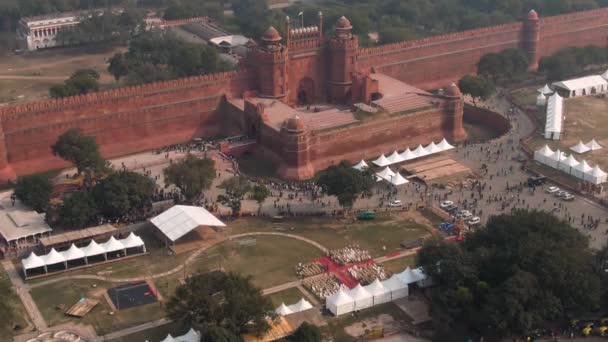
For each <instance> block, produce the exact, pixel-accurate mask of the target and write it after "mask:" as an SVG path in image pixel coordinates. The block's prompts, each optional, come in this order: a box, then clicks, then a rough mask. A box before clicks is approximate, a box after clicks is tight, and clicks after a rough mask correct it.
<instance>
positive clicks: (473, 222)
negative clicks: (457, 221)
mask: <svg viewBox="0 0 608 342" xmlns="http://www.w3.org/2000/svg"><path fill="white" fill-rule="evenodd" d="M479 223H481V218H479V216H473V217H471V218H470V219H469V220H468V221H467V224H468V225H469V226H474V225H476V224H479Z"/></svg>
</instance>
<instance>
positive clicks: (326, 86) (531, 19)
mask: <svg viewBox="0 0 608 342" xmlns="http://www.w3.org/2000/svg"><path fill="white" fill-rule="evenodd" d="M607 23H608V9H607V8H604V9H598V10H592V11H586V12H578V13H573V14H566V15H561V16H555V17H549V18H544V19H543V18H539V17H538V15H537V14H536V12H534V11H532V12H530V13H529V15H528V16H527V17H526V18H524V20H523V21H521V22H516V23H511V24H506V25H499V26H493V27H487V28H482V29H478V30H471V31H465V32H458V33H453V34H447V35H441V36H436V37H429V38H424V39H419V40H413V41H406V42H401V43H396V44H390V45H385V46H380V47H374V48H360V47H359V44H358V39H357V37H356V35H353V34H352V33H351V29H352V25H351V24H350V22H349V21H348V19H346V18H340V19H339V20H338V22H337V23H336V29H335V34H333V35H332V36H331V37H325V36H324V34H323V18H322V16H320V18H319V24H318V26H313V27H306V28H296V29H292V28H291V27H290V22H289V20H286V23H285V32H287V34H286V36H285V37H281V36H280V34H279V33H278V32H277V30H275V29H272V28H271V29H269V30H268V31H267V32H266V34H265V35H264V37H262V39H261V42H260V44H259V45H255V44H254V45H252V46H251V51H250V54H249V56H248V58H247V59H246V60H244V62H243V63H242V65H241V66H240V68H239V69H238V70H237V71H232V72H227V73H218V74H213V75H206V76H198V77H191V78H185V79H178V80H171V81H165V82H158V83H152V84H146V85H140V86H135V87H128V88H122V89H115V90H109V91H104V92H99V93H94V94H87V95H82V96H75V97H69V98H64V99H57V100H48V101H39V102H33V103H26V104H20V105H14V106H6V107H2V108H0V180H2V181H6V180H7V179H11V178H14V177H15V175H21V174H27V173H32V172H38V171H44V170H49V169H53V168H58V167H62V166H65V165H66V164H65V163H64V162H63V161H61V160H60V159H58V158H56V157H54V156H52V154H51V150H50V145H51V144H52V143H53V142H54V141H55V140H56V138H57V137H58V136H59V135H60V134H62V133H63V132H65V131H66V130H67V129H69V128H72V127H79V128H81V129H82V130H83V131H84V132H85V134H90V135H93V136H95V137H96V139H97V141H98V143H99V144H100V146H101V149H102V153H103V154H104V156H106V157H114V156H119V155H125V154H129V153H134V152H138V151H144V150H147V149H152V148H156V147H160V146H164V145H168V144H174V143H180V142H185V141H188V140H190V139H192V138H194V137H212V136H215V135H218V134H220V133H222V134H224V135H227V134H247V135H249V136H251V137H255V140H256V141H257V146H256V147H255V149H254V150H255V153H258V154H259V155H261V156H262V157H264V158H268V159H271V160H274V161H275V162H277V163H278V165H279V171H280V174H281V176H282V177H284V178H289V179H305V178H309V177H311V176H312V175H313V174H314V173H315V172H317V171H319V170H321V169H323V168H325V167H327V166H328V165H331V164H333V163H337V162H340V161H341V160H343V159H346V160H350V161H358V160H360V159H363V158H371V157H375V156H377V155H378V154H380V153H386V152H390V151H392V150H394V149H401V148H405V147H407V146H415V145H417V144H420V143H422V144H427V143H429V142H430V141H431V140H434V139H440V138H442V137H447V138H448V139H451V140H460V139H462V138H464V137H465V133H464V130H463V129H462V110H463V109H462V108H463V103H462V97H461V95H460V93H459V91H458V90H457V89H455V88H453V87H451V88H450V89H446V91H445V92H444V95H432V94H431V93H428V92H426V91H424V90H421V89H434V88H438V87H443V86H445V85H447V84H450V83H451V82H454V81H455V80H457V79H459V78H460V77H461V76H463V75H465V74H468V73H473V72H475V69H476V64H477V62H478V60H479V59H480V58H481V57H482V56H483V55H485V54H487V53H490V52H498V51H501V50H504V49H507V48H520V49H523V50H524V51H526V52H527V53H528V54H529V55H530V57H531V63H530V69H535V68H536V67H537V65H538V60H539V59H540V58H541V57H543V56H547V55H550V54H552V53H554V52H555V51H557V50H559V49H561V48H565V47H569V46H584V45H589V44H595V45H600V46H605V45H606V39H607V37H608V25H606V24H607ZM404 82H407V83H404ZM412 85H413V86H412ZM315 103H331V104H333V105H335V108H328V107H326V106H323V107H320V109H319V110H314V109H315V106H314V104H315ZM298 104H300V105H302V104H313V107H312V108H311V109H310V110H304V109H303V108H305V107H299V108H294V106H295V105H298ZM359 104H360V105H359ZM354 105H357V106H356V108H358V109H357V110H356V112H353V111H351V110H352V109H353V108H354V107H353V106H354ZM366 110H368V111H369V112H367V113H366ZM374 111H377V113H375V114H374V113H373V112H374ZM360 114H361V115H360ZM370 118H373V119H370Z"/></svg>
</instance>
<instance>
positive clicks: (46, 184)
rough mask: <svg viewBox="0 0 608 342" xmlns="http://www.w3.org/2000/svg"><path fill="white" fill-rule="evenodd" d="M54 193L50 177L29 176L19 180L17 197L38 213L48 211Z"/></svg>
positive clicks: (16, 189)
mask: <svg viewBox="0 0 608 342" xmlns="http://www.w3.org/2000/svg"><path fill="white" fill-rule="evenodd" d="M52 193H53V185H52V184H51V182H50V181H49V179H48V177H46V176H44V175H29V176H22V177H19V178H17V184H16V185H15V197H17V199H19V200H20V201H21V202H23V204H25V205H27V206H28V207H30V208H32V209H34V210H36V211H37V212H40V213H41V212H44V211H46V209H47V207H48V205H49V201H50V200H51V194H52Z"/></svg>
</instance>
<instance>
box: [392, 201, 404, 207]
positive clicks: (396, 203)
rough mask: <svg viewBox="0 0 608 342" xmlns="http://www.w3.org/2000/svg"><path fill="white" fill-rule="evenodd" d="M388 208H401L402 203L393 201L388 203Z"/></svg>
mask: <svg viewBox="0 0 608 342" xmlns="http://www.w3.org/2000/svg"><path fill="white" fill-rule="evenodd" d="M388 206H389V207H402V206H403V203H401V201H400V200H394V201H390V202H389V203H388Z"/></svg>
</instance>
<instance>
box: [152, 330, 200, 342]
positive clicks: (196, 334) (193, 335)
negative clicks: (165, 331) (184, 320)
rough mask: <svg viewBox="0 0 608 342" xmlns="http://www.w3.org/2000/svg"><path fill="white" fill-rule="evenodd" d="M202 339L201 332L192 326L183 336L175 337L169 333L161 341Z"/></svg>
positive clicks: (175, 341) (193, 340)
mask: <svg viewBox="0 0 608 342" xmlns="http://www.w3.org/2000/svg"><path fill="white" fill-rule="evenodd" d="M200 341H201V333H200V332H199V331H196V330H194V329H192V328H190V330H188V332H187V333H186V334H184V335H182V336H177V337H173V336H171V334H169V335H167V337H166V338H165V339H164V340H162V341H160V342H200ZM146 342H147V341H146Z"/></svg>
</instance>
